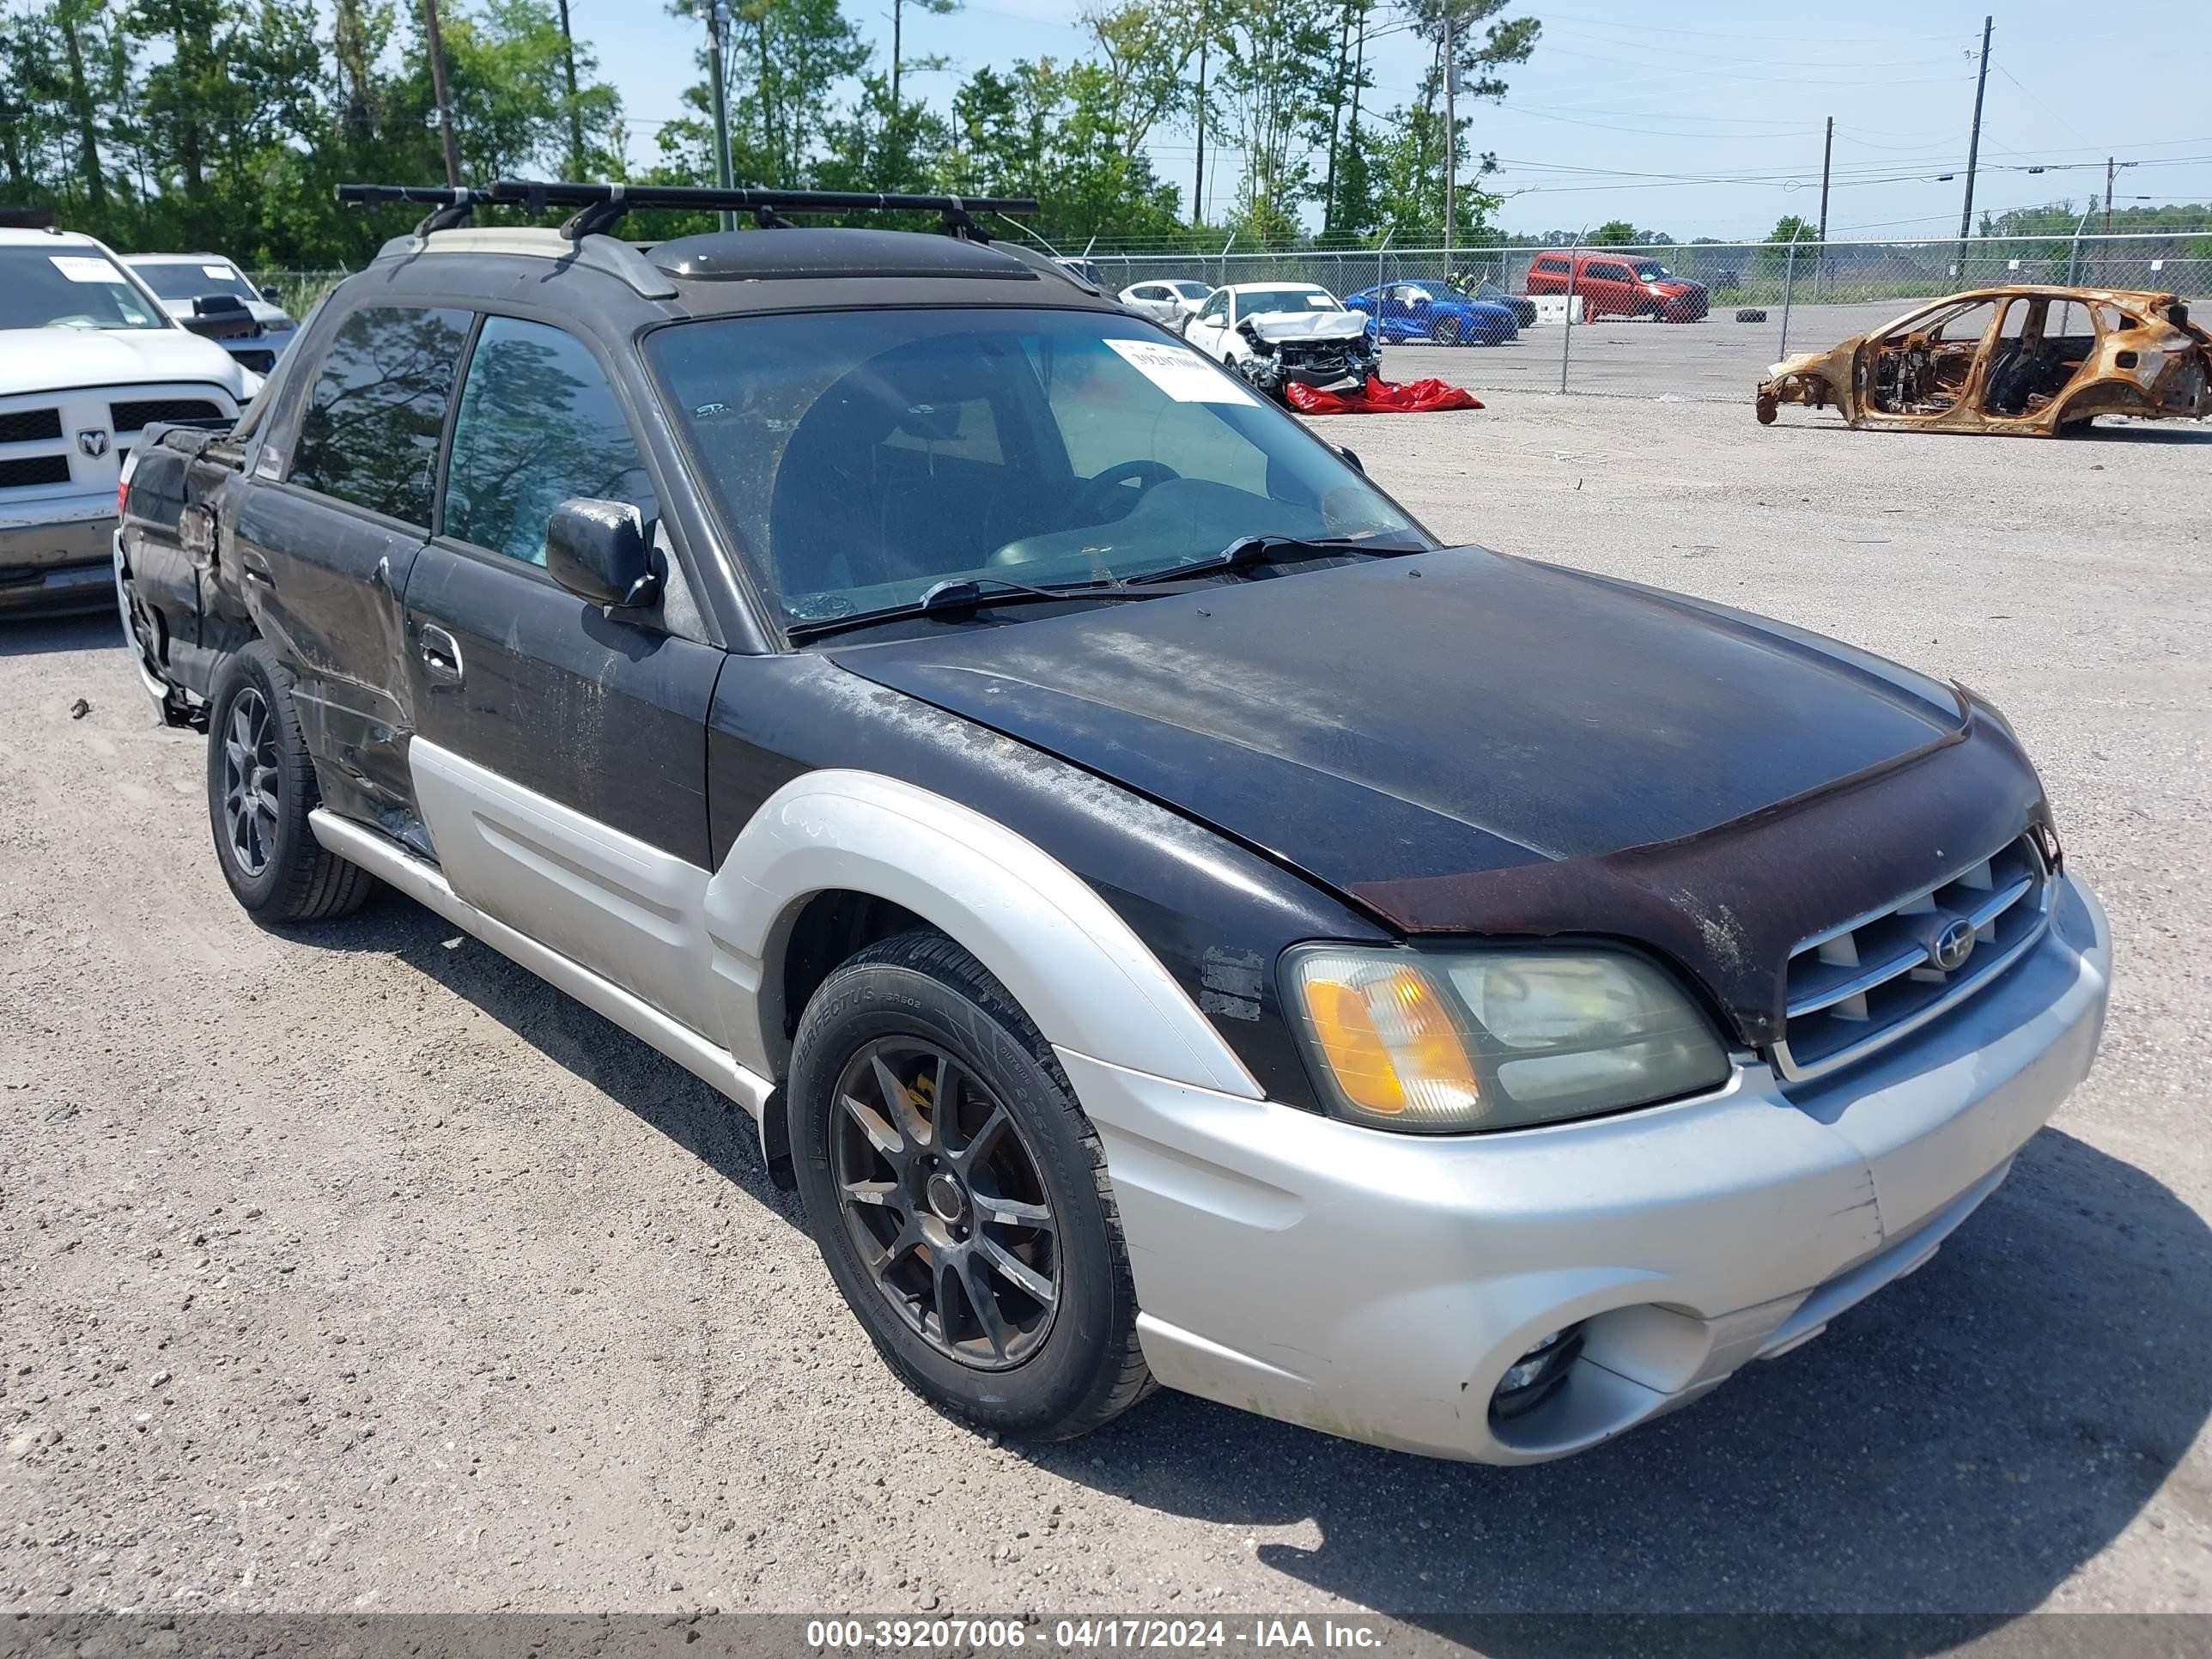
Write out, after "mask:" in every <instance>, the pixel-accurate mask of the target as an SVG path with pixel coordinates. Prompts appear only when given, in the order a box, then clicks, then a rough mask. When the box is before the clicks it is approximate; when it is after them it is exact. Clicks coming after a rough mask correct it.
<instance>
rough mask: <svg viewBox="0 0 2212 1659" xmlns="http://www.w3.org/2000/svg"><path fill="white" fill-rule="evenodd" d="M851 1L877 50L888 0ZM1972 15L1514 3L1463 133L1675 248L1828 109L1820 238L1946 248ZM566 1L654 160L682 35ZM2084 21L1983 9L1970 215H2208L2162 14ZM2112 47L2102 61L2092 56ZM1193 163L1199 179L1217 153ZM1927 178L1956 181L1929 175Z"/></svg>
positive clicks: (1050, 25)
mask: <svg viewBox="0 0 2212 1659" xmlns="http://www.w3.org/2000/svg"><path fill="white" fill-rule="evenodd" d="M1081 4H1082V0H994V3H991V4H988V5H985V4H980V3H972V4H969V5H968V6H967V7H966V8H965V9H964V10H963V11H961V12H959V13H957V14H956V15H951V16H947V17H931V16H927V15H912V14H910V15H909V16H908V37H907V38H908V41H909V43H910V45H909V48H908V50H909V52H943V53H945V55H946V56H947V57H949V58H951V60H952V64H953V68H952V69H951V70H949V71H947V72H945V73H942V74H937V75H928V76H918V77H915V78H914V79H913V80H912V81H910V82H909V84H910V85H913V86H915V88H916V89H917V91H918V92H920V93H921V94H922V95H924V96H927V97H928V98H930V99H932V100H933V101H936V102H938V103H939V104H943V103H944V102H945V101H946V100H949V98H950V96H951V91H952V88H954V87H955V86H956V85H957V83H958V82H959V80H960V78H961V77H962V76H964V75H966V74H967V73H968V72H969V71H970V70H974V69H975V67H977V66H978V65H981V64H1006V63H1010V62H1012V60H1013V59H1014V58H1034V57H1039V56H1046V55H1049V56H1052V57H1055V58H1067V57H1069V56H1072V55H1074V54H1077V53H1079V52H1080V51H1081V50H1082V46H1083V34H1082V31H1081V29H1080V27H1079V24H1078V21H1077V19H1078V17H1079V13H1080V10H1081ZM878 5H880V6H881V11H880V13H879V12H878ZM1989 9H1990V8H1989V7H1988V6H1987V5H1986V4H1984V3H1982V0H1972V3H1966V4H1952V3H1947V0H1913V3H1902V0H1860V3H1855V4H1854V5H1852V6H1850V7H1832V8H1827V7H1824V8H1817V9H1816V8H1811V7H1789V8H1784V7H1780V6H1777V5H1774V4H1772V3H1771V0H1766V3H1755V0H1699V3H1695V4H1691V5H1678V6H1673V7H1656V6H1653V5H1650V4H1649V3H1640V4H1615V3H1609V0H1572V3H1571V5H1570V6H1569V7H1568V8H1567V9H1564V10H1560V9H1553V7H1551V6H1549V5H1547V4H1543V3H1541V0H1533V3H1529V4H1526V5H1521V6H1516V7H1515V8H1514V9H1513V10H1514V12H1515V14H1516V15H1530V14H1533V15H1535V16H1537V17H1539V18H1541V20H1542V21H1543V23H1544V33H1543V38H1542V40H1541V41H1540V43H1539V44H1538V46H1537V48H1536V52H1535V55H1534V58H1531V59H1530V61H1529V62H1528V64H1524V65H1522V66H1521V67H1520V68H1519V69H1518V70H1515V71H1514V72H1513V73H1512V74H1511V76H1510V81H1511V90H1510V92H1509V93H1508V94H1507V95H1506V98H1505V100H1504V104H1503V105H1502V106H1494V105H1488V104H1479V105H1476V106H1474V108H1473V110H1472V112H1470V113H1471V118H1470V120H1469V123H1468V127H1469V134H1470V137H1471V138H1472V140H1473V142H1474V144H1475V145H1476V147H1477V148H1478V149H1486V150H1489V151H1492V153H1494V154H1495V155H1498V158H1499V160H1500V162H1501V167H1502V170H1501V172H1500V173H1499V174H1498V176H1497V178H1496V179H1493V180H1492V184H1493V186H1494V187H1495V188H1497V189H1498V190H1501V191H1509V192H1512V194H1511V196H1510V199H1509V200H1508V201H1507V203H1506V204H1505V206H1504V209H1503V210H1502V211H1501V213H1500V215H1499V218H1500V220H1501V222H1503V223H1504V226H1505V227H1506V228H1508V229H1510V230H1516V231H1540V230H1548V229H1553V228H1567V229H1572V228H1576V227H1577V226H1580V225H1583V224H1586V223H1587V224H1595V223H1599V222H1603V221H1605V220H1607V219H1613V218H1625V219H1628V220H1631V221H1632V222H1635V223H1636V224H1638V225H1639V226H1643V227H1646V228H1656V229H1660V230H1664V231H1667V232H1668V233H1670V234H1673V235H1674V236H1676V237H1678V238H1680V239H1683V240H1687V239H1688V238H1689V237H1691V236H1693V235H1707V236H1718V237H1723V238H1730V239H1734V238H1739V237H1758V236H1763V235H1765V234H1766V233H1767V231H1768V230H1770V229H1771V228H1772V226H1773V224H1774V222H1775V221H1776V220H1777V219H1778V218H1779V217H1780V216H1782V215H1783V214H1784V213H1802V215H1803V216H1805V217H1806V218H1807V219H1808V220H1811V219H1815V218H1817V216H1818V214H1819V207H1820V138H1821V125H1822V119H1823V118H1824V117H1826V116H1828V115H1833V116H1834V117H1835V118H1836V147H1835V187H1834V189H1833V191H1832V197H1831V200H1830V205H1829V226H1830V234H1832V235H1837V236H1851V235H1861V236H1869V237H1887V236H1899V237H1910V236H1921V235H1926V236H1931V237H1934V236H1942V235H1944V234H1953V233H1955V231H1956V229H1957V227H1958V216H1959V206H1960V191H1961V188H1962V185H1963V173H1964V167H1965V161H1966V134H1967V129H1968V126H1969V125H1970V122H1971V118H1972V111H1973V98H1974V54H1975V52H1976V51H1977V50H1978V46H1979V44H1980V39H1981V26H1982V18H1983V16H1984V15H1985V13H1986V12H1988V10H1989ZM571 10H572V14H573V16H574V27H575V29H576V32H577V33H578V34H579V35H580V36H581V37H583V38H585V39H586V40H589V41H590V42H591V44H592V47H593V49H594V50H595V51H597V52H598V53H599V59H600V64H601V70H602V73H604V74H605V76H607V77H608V78H609V79H611V81H612V82H614V83H615V84H616V85H617V87H619V88H621V90H622V94H623V103H624V106H625V109H626V111H627V113H628V114H629V117H630V118H631V121H632V126H631V143H632V153H633V154H634V155H636V156H638V157H639V158H641V159H643V158H646V157H649V156H650V155H651V154H652V153H653V124H654V123H655V122H656V121H658V120H660V119H665V118H668V117H670V116H673V115H675V114H676V113H678V109H679V103H678V99H679V96H680V94H681V91H682V88H684V85H685V84H686V83H687V82H689V81H690V79H691V78H692V76H693V73H694V71H693V70H692V68H691V58H690V54H691V52H693V51H694V50H695V49H696V46H697V45H698V41H697V40H696V33H697V31H696V28H695V27H694V26H693V25H691V24H690V23H688V22H679V21H678V20H677V19H674V18H671V17H670V16H668V15H666V14H665V12H664V11H663V10H662V9H661V8H660V6H659V4H657V3H655V0H571ZM848 10H849V11H850V13H851V14H852V15H854V18H855V20H856V21H858V22H859V23H860V27H862V29H863V30H864V31H865V32H866V33H868V34H869V35H870V36H871V37H872V39H874V40H877V41H878V50H879V51H882V50H885V49H887V48H886V47H885V46H884V44H883V43H885V42H887V41H888V40H889V36H890V18H889V7H888V4H887V3H884V0H848ZM2098 15H2100V14H2099V13H2098V12H2097V11H2096V10H2094V9H2089V8H2084V7H2082V6H2080V5H2078V4H2065V5H2062V4H2057V3H2047V4H2046V3H2038V4H2033V5H2019V4H2014V5H2008V6H2002V7H2001V8H2000V9H1997V11H1996V33H1995V36H1994V42H1993V45H1992V47H1991V56H1990V78H1989V92H1988V100H1987V106H1986V107H1985V110H1984V117H1983V138H1982V167H1983V172H1982V176H1981V179H1980V181H1979V183H1978V185H1977V187H1976V191H1975V203H1976V210H1977V216H1978V213H1979V210H1981V209H1982V208H1983V207H1984V206H1986V207H1989V208H1991V209H1998V210H2001V209H2004V208H2008V207H2015V206H2026V205H2032V204H2040V203H2043V202H2047V201H2055V200H2059V199H2062V198H2070V199H2072V200H2073V201H2075V203H2077V204H2086V202H2087V197H2089V196H2090V195H2091V194H2092V193H2096V194H2101V193H2102V191H2103V190H2104V184H2105V179H2104V173H2105V158H2106V155H2107V154H2112V155H2117V156H2118V158H2119V160H2121V161H2124V162H2125V161H2133V162H2135V163H2136V164H2137V165H2136V166H2133V167H2126V168H2124V169H2123V170H2122V171H2121V172H2120V173H2119V184H2118V190H2117V191H2116V192H2115V193H2116V194H2117V196H2118V197H2119V199H2120V202H2121V204H2122V205H2126V204H2127V201H2128V198H2129V197H2133V196H2145V197H2150V198H2151V199H2153V200H2154V201H2160V202H2167V201H2196V202H2212V102H2208V100H2206V99H2205V97H2204V94H2203V85H2202V76H2203V54H2202V52H2201V50H2199V49H2198V43H2197V42H2196V41H2195V40H2193V39H2192V38H2191V31H2190V30H2189V29H2188V28H2186V27H2184V26H2181V25H2179V24H2178V23H2169V24H2166V25H2160V26H2154V27H2153V29H2152V33H2154V34H2155V33H2157V31H2158V29H2159V28H2160V27H2165V28H2168V29H2170V30H2174V31H2178V32H2176V33H2174V37H2173V40H2172V50H2170V51H2160V50H2157V49H2156V48H2155V46H2154V44H2153V43H2152V42H2151V41H2150V40H2147V39H2145V38H2144V37H2143V35H2142V33H2141V32H2140V31H2136V30H2129V31H2125V32H2124V33H2126V34H2128V35H2129V36H2130V39H2131V40H2132V42H2133V46H2134V47H2136V48H2137V49H2136V50H2130V47H2129V46H2127V45H2124V44H2119V43H2115V44H2112V45H2111V46H2100V44H2099V43H2098V41H2097V40H2096V38H2095V32H2094V30H2093V21H2094V20H2095V19H2096V18H2097V17H2098ZM2143 46H2152V49H2151V50H2149V51H2148V52H2146V51H2142V50H2140V48H2142V47H2143ZM1376 50H1377V58H1378V61H1377V73H1376V80H1377V82H1378V86H1377V88H1376V92H1375V94H1373V95H1372V96H1373V100H1374V102H1375V103H1376V105H1377V106H1381V107H1388V106H1389V105H1391V104H1393V103H1395V102H1400V101H1403V100H1406V99H1407V97H1408V96H1409V95H1410V94H1411V92H1412V89H1413V87H1414V84H1415V82H1416V81H1417V79H1418V76H1419V52H1420V48H1419V46H1417V45H1415V43H1413V41H1412V40H1410V39H1409V38H1407V37H1406V36H1404V35H1400V36H1399V37H1398V38H1396V39H1394V40H1387V41H1384V42H1383V43H1381V44H1380V45H1379V46H1378V47H1377V49H1376ZM2103 52H2110V53H2111V54H2112V58H2111V60H2110V61H2109V62H2100V53H2103ZM1153 159H1154V161H1155V164H1156V165H1157V166H1158V167H1159V169H1160V170H1161V172H1162V173H1163V174H1164V176H1166V177H1168V178H1170V179H1174V180H1176V181H1177V182H1179V183H1180V184H1181V185H1182V186H1183V189H1184V191H1185V195H1186V198H1188V191H1189V188H1190V175H1191V166H1192V144H1191V137H1190V135H1189V134H1188V133H1187V132H1170V133H1166V134H1164V135H1163V136H1162V137H1160V139H1159V141H1158V143H1155V144H1154V146H1153ZM1222 161H1223V166H1224V169H1225V170H1224V172H1223V173H1221V175H1220V176H1219V177H1218V181H1217V180H1215V179H1209V185H1210V186H1211V187H1210V188H1209V191H1208V194H1209V195H1210V196H1214V197H1215V198H1216V201H1217V204H1218V201H1219V195H1218V192H1221V191H1226V190H1228V189H1229V188H1231V186H1232V185H1233V183H1234V171H1233V169H1234V167H1235V161H1234V157H1233V155H1231V156H1225V157H1223V158H1222ZM2028 167H2043V168H2045V172H2044V173H2041V174H2033V173H2028V172H2027V171H2026V169H2027V168H2028ZM1207 171H1208V173H1210V174H1211V173H1214V172H1215V167H1214V145H1213V143H1212V140H1211V139H1209V143H1208V167H1207ZM1939 173H1957V174H1959V175H1960V176H1959V177H1957V178H1954V179H1952V180H1951V181H1949V182H1939V181H1938V180H1937V179H1936V175H1937V174H1939Z"/></svg>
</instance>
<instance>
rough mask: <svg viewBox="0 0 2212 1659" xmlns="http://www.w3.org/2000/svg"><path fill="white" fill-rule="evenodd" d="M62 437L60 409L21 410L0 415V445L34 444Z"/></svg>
mask: <svg viewBox="0 0 2212 1659" xmlns="http://www.w3.org/2000/svg"><path fill="white" fill-rule="evenodd" d="M61 435H62V412H61V410H58V409H19V410H15V411H14V412H13V413H12V414H8V415H0V444H34V443H36V442H38V441H40V439H41V438H58V437H60V436H61Z"/></svg>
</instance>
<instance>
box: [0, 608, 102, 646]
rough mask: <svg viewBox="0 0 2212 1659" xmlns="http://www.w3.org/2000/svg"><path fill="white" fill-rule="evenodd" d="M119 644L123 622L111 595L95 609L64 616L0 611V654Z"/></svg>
mask: <svg viewBox="0 0 2212 1659" xmlns="http://www.w3.org/2000/svg"><path fill="white" fill-rule="evenodd" d="M107 646H113V647H115V648H116V649H117V650H118V651H119V650H121V649H122V648H123V623H122V620H121V618H119V617H117V615H116V614H115V602H114V599H113V597H112V595H111V596H110V598H109V599H108V602H107V604H106V605H105V606H103V607H102V608H101V609H100V610H98V611H78V612H73V613H71V614H70V615H69V616H65V617H10V616H9V615H8V614H7V613H6V612H5V611H0V657H37V656H45V655H48V654H50V653H61V652H64V651H98V650H100V649H101V648H103V647H107Z"/></svg>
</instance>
